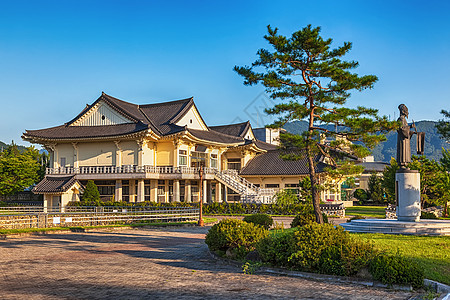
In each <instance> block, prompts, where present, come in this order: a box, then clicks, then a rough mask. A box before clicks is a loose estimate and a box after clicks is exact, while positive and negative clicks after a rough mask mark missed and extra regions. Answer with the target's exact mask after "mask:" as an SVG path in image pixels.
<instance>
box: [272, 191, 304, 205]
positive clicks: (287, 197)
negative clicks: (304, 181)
mask: <svg viewBox="0 0 450 300" xmlns="http://www.w3.org/2000/svg"><path fill="white" fill-rule="evenodd" d="M298 202H299V200H298V196H297V194H296V193H295V192H294V191H293V190H291V189H284V190H281V191H279V192H278V193H277V194H276V203H277V205H279V206H288V205H291V204H295V203H298Z"/></svg>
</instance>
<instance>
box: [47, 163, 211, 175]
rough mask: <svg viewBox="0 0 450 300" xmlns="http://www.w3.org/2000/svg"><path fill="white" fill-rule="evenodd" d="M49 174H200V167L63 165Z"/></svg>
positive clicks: (48, 169) (205, 170)
mask: <svg viewBox="0 0 450 300" xmlns="http://www.w3.org/2000/svg"><path fill="white" fill-rule="evenodd" d="M203 170H204V173H205V174H214V173H215V171H217V169H215V168H203ZM45 173H46V174H47V175H57V174H58V175H65V174H67V175H71V174H127V173H153V174H198V168H194V167H170V166H169V167H155V166H133V165H126V166H120V167H116V166H95V167H94V166H86V167H79V168H74V167H61V168H47V169H46V172H45Z"/></svg>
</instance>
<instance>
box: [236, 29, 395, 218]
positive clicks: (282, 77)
mask: <svg viewBox="0 0 450 300" xmlns="http://www.w3.org/2000/svg"><path fill="white" fill-rule="evenodd" d="M267 29H268V34H267V35H265V36H264V38H265V39H266V40H267V41H268V42H269V44H270V45H271V46H272V47H273V48H274V50H273V51H272V52H271V51H269V50H266V49H260V50H259V51H258V52H257V55H258V59H257V60H256V61H255V62H254V63H253V64H252V65H251V66H244V67H239V66H235V67H234V70H235V71H236V72H237V73H238V74H239V75H241V76H243V77H244V84H245V85H255V84H258V83H261V84H262V85H263V86H264V87H265V88H266V92H267V93H268V94H269V95H270V97H271V98H272V99H276V100H280V101H282V102H281V103H279V104H276V105H275V106H274V107H273V108H271V109H266V112H267V113H269V114H272V115H279V116H280V117H279V120H278V121H277V122H275V123H274V124H272V126H274V127H281V126H282V125H284V124H285V123H286V122H289V121H294V120H306V121H307V122H308V124H309V125H308V130H307V131H305V132H304V133H303V134H302V135H293V134H289V133H285V134H281V136H280V138H281V143H282V149H284V150H286V152H285V154H284V155H283V156H282V158H284V159H293V160H295V159H305V158H306V159H307V161H308V167H309V176H310V179H311V195H312V199H313V206H314V213H315V217H316V221H317V222H318V223H323V218H322V213H321V211H320V207H319V203H320V184H319V176H318V174H317V173H316V169H315V165H316V163H317V158H318V157H319V156H325V157H326V158H327V160H328V161H329V162H330V164H331V165H332V166H333V168H334V171H333V172H332V173H334V175H336V176H338V175H341V176H343V174H344V173H348V174H352V173H357V172H360V171H361V168H357V167H354V166H351V165H350V163H349V162H348V161H345V159H343V157H340V159H337V158H336V157H335V156H334V155H333V153H338V151H336V150H342V151H344V152H346V153H351V154H354V155H357V156H358V157H364V156H366V155H368V154H369V151H368V150H367V147H374V146H375V145H376V144H377V143H379V142H380V141H383V140H385V136H384V135H382V134H380V133H385V132H387V131H389V130H392V129H394V128H395V127H396V122H389V121H388V119H387V117H385V116H384V117H379V116H378V110H376V109H371V108H366V107H363V106H358V107H357V108H349V107H345V106H344V105H345V103H346V100H347V99H348V98H349V97H350V91H352V90H357V91H362V90H364V89H368V88H372V87H373V84H374V83H375V82H376V81H377V77H376V76H374V75H366V76H361V77H360V76H358V75H357V74H355V73H351V72H350V70H352V69H355V68H356V67H357V66H358V62H356V61H344V60H341V57H342V56H344V55H345V54H346V53H347V52H348V51H350V49H351V47H352V44H351V43H349V42H345V43H344V45H343V46H341V47H338V48H335V49H331V48H330V46H331V44H332V39H323V38H322V37H321V36H320V30H321V29H320V27H316V28H313V27H312V26H311V25H308V26H306V27H305V28H303V29H301V30H299V31H297V32H294V33H293V34H292V36H291V37H286V36H283V35H280V34H278V29H277V28H275V29H273V28H272V27H271V26H270V25H269V26H268V27H267ZM259 70H261V72H259ZM321 125H333V128H336V129H341V132H338V131H337V130H333V129H330V127H325V126H321ZM334 126H335V127H334ZM323 137H333V138H335V140H334V141H333V142H332V143H331V144H330V145H328V146H325V145H324V144H322V143H321V142H320V141H321V139H322V138H323ZM336 137H337V138H336ZM341 137H342V138H346V139H347V141H351V142H356V141H359V142H361V143H346V142H345V139H342V138H341ZM366 146H367V147H366ZM339 153H342V152H340V151H339ZM341 171H342V172H341ZM330 174H331V173H330Z"/></svg>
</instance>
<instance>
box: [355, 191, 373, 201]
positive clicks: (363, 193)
mask: <svg viewBox="0 0 450 300" xmlns="http://www.w3.org/2000/svg"><path fill="white" fill-rule="evenodd" d="M353 197H355V198H356V199H358V200H359V201H366V200H367V199H369V197H368V195H367V192H366V191H365V190H363V189H356V190H355V191H354V192H353Z"/></svg>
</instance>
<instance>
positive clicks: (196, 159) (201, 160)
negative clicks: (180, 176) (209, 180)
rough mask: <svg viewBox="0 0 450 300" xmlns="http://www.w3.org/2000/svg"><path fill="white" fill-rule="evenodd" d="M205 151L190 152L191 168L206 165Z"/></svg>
mask: <svg viewBox="0 0 450 300" xmlns="http://www.w3.org/2000/svg"><path fill="white" fill-rule="evenodd" d="M207 157H208V154H207V153H203V152H192V153H191V167H193V168H199V167H200V166H203V167H208V166H207Z"/></svg>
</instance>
